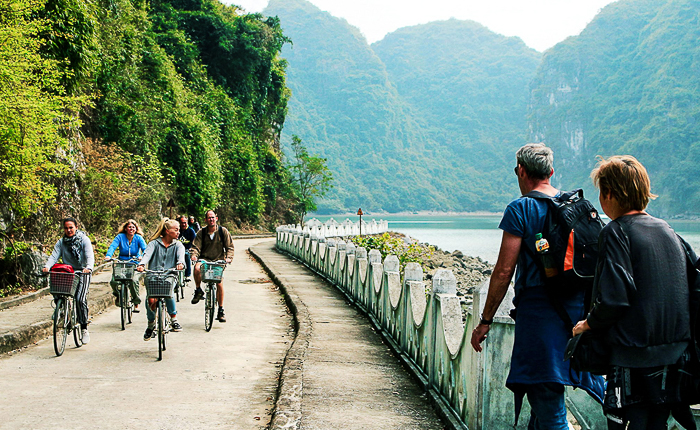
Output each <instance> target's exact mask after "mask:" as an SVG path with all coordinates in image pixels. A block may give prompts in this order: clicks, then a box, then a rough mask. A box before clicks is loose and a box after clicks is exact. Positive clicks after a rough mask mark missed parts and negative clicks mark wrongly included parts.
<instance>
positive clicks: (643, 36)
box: [529, 0, 700, 216]
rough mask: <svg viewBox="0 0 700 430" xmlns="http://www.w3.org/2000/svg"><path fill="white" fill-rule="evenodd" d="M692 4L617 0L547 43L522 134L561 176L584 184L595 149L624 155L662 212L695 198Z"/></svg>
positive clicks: (698, 29)
mask: <svg viewBox="0 0 700 430" xmlns="http://www.w3.org/2000/svg"><path fill="white" fill-rule="evenodd" d="M699 16H700V3H698V2H697V1H690V0H663V1H662V0H621V1H618V2H616V3H613V4H611V5H609V6H607V7H606V8H604V9H603V10H602V11H601V13H600V14H599V15H598V16H597V17H596V18H595V19H594V20H593V21H592V22H591V24H590V25H589V26H588V27H587V28H586V29H585V30H584V31H583V32H582V33H581V35H580V36H578V37H574V38H569V39H567V40H566V41H565V42H563V43H560V44H558V45H557V46H555V47H554V48H553V49H551V50H549V51H548V52H547V53H546V54H545V56H544V58H543V61H542V64H541V66H540V68H539V70H538V73H537V77H536V78H535V79H534V80H533V83H532V98H531V106H532V108H531V110H530V112H529V122H530V129H531V131H532V135H531V138H532V139H533V140H542V141H544V142H546V143H547V144H549V145H551V146H552V147H553V148H554V149H555V151H556V152H557V158H558V160H560V161H561V164H559V167H560V169H559V173H558V174H557V181H558V182H559V183H560V184H562V185H568V186H574V185H580V184H585V185H587V186H588V187H589V189H590V186H589V185H588V184H590V179H588V174H589V173H590V170H591V168H592V167H593V166H594V164H595V156H596V155H602V156H610V155H615V154H631V155H634V156H635V157H637V158H638V159H639V160H640V161H641V162H642V163H643V164H644V165H645V166H646V167H647V169H648V170H649V174H650V175H651V179H652V191H653V192H655V193H656V194H659V198H658V199H657V200H656V201H654V202H652V204H651V205H650V209H651V210H652V211H653V212H656V213H658V214H661V215H664V216H668V215H677V214H696V213H697V210H698V207H700V189H698V187H697V185H696V184H697V178H698V177H699V176H700V166H698V160H699V159H700V141H699V139H698V135H699V132H700V122H699V121H698V120H700V92H699V91H698V89H699V88H698V87H699V84H700V74H699V73H698V71H700V46H698V43H697V41H698V40H700V26H699V25H698V17H699Z"/></svg>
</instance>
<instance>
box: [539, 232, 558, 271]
mask: <svg viewBox="0 0 700 430" xmlns="http://www.w3.org/2000/svg"><path fill="white" fill-rule="evenodd" d="M535 250H536V251H537V253H538V254H539V256H540V261H541V262H542V266H544V276H546V277H548V278H553V277H555V276H557V275H558V274H559V269H557V263H556V261H554V255H552V253H551V251H550V249H549V242H547V239H545V238H544V237H542V233H537V235H536V236H535Z"/></svg>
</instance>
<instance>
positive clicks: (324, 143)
mask: <svg viewBox="0 0 700 430" xmlns="http://www.w3.org/2000/svg"><path fill="white" fill-rule="evenodd" d="M264 13H265V14H266V15H271V16H279V18H280V20H281V23H282V27H283V29H284V32H285V35H287V36H288V37H290V38H291V39H292V42H293V45H292V46H291V47H285V49H283V52H282V56H283V57H284V58H286V59H287V61H288V62H289V68H288V72H287V73H288V74H287V83H288V86H289V88H290V89H291V90H292V97H291V99H290V102H289V113H288V116H287V118H286V121H285V128H284V134H283V141H284V140H285V138H286V140H287V141H288V140H289V138H290V137H291V135H292V134H296V135H298V136H299V137H301V138H302V140H303V141H304V143H305V144H306V145H307V146H308V148H309V149H310V151H311V152H312V153H317V154H319V155H321V156H323V157H325V158H327V159H328V165H329V166H330V168H331V169H332V170H333V172H334V175H335V177H336V186H335V188H334V189H333V190H332V191H331V192H330V195H329V196H328V198H327V199H326V200H325V201H324V202H322V203H321V205H320V208H321V209H324V208H325V209H326V210H328V211H341V210H353V209H355V210H356V209H357V208H358V207H363V208H372V209H373V210H387V211H398V210H413V209H423V208H442V209H446V208H447V207H448V206H447V205H449V199H448V198H447V196H446V195H445V194H444V193H441V192H440V191H438V190H437V189H436V188H435V187H434V186H433V185H432V184H431V180H430V177H431V175H430V173H429V171H428V168H427V167H426V165H425V163H423V161H422V160H421V159H420V158H421V157H420V154H423V153H425V152H426V150H427V145H426V144H425V142H424V139H422V137H421V132H420V129H419V128H418V127H417V126H416V124H415V122H414V121H413V120H412V115H411V114H410V112H408V110H407V108H406V106H405V105H404V104H403V103H402V101H401V100H400V99H399V97H398V95H397V93H396V90H395V89H394V88H393V86H392V85H391V84H390V82H389V80H388V77H387V75H386V71H385V69H384V66H383V64H382V63H381V61H380V60H379V58H377V56H376V55H375V54H374V53H373V52H372V50H371V49H370V48H369V46H368V45H367V42H366V41H365V39H364V37H363V36H362V35H361V34H360V33H359V32H358V31H357V29H355V28H353V27H351V26H350V25H349V24H347V22H345V21H344V20H340V19H337V18H334V17H332V16H331V15H329V14H328V13H326V12H322V11H320V10H319V9H317V8H316V7H315V6H313V5H311V4H310V3H308V2H305V1H302V0H291V1H286V0H285V1H282V0H278V1H275V0H273V1H271V2H270V4H269V5H268V8H267V9H266V10H265V11H264Z"/></svg>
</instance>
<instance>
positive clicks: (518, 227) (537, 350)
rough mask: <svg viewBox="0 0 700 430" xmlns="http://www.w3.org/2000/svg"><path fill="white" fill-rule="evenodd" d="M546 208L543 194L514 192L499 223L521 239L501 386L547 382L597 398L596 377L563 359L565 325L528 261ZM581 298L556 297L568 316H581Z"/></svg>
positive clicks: (600, 381) (600, 387) (599, 387)
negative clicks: (508, 348) (512, 319)
mask: <svg viewBox="0 0 700 430" xmlns="http://www.w3.org/2000/svg"><path fill="white" fill-rule="evenodd" d="M548 209H549V204H548V203H547V201H545V200H540V199H533V198H530V197H519V198H517V199H515V200H513V201H512V202H511V203H510V204H509V205H508V207H507V208H506V210H505V212H504V214H503V219H502V220H501V223H500V225H499V228H500V229H502V230H503V231H507V232H508V233H510V234H513V235H515V236H518V237H520V238H522V240H523V241H522V244H521V249H520V255H519V256H518V264H517V270H516V274H515V298H514V299H513V304H514V305H515V306H516V310H517V314H516V320H515V341H514V343H513V355H512V358H511V363H510V373H509V374H508V379H507V380H506V386H508V387H509V388H511V389H512V390H513V391H516V392H519V391H521V390H520V388H519V386H520V385H522V384H524V385H528V384H539V383H545V382H553V383H557V384H563V385H570V386H573V387H577V388H582V389H584V390H585V391H587V392H588V393H589V394H590V395H591V396H593V397H594V398H595V399H596V400H598V401H599V402H601V401H602V397H603V379H602V377H600V376H594V375H591V374H589V373H581V372H576V371H574V370H572V369H571V366H570V363H569V362H568V361H564V349H565V348H566V343H567V341H568V339H569V337H570V333H569V329H568V328H567V327H566V325H565V324H564V322H563V321H562V320H561V318H560V317H559V315H558V314H557V312H556V310H555V309H554V307H553V306H552V304H551V302H550V298H549V296H548V295H547V293H546V291H545V289H544V282H543V278H542V275H541V273H540V270H539V268H538V267H537V266H536V265H535V262H534V261H533V257H534V256H536V255H537V254H536V253H535V235H536V234H537V233H542V229H543V228H544V222H545V218H546V216H547V211H548ZM523 247H528V248H529V249H530V251H532V252H527V251H525V249H523ZM583 300H584V297H583V292H580V293H579V294H577V295H575V296H572V297H568V298H566V299H562V303H563V305H564V308H565V309H566V311H567V312H568V314H569V316H570V317H571V321H572V322H577V321H580V320H582V319H583V318H584V315H583Z"/></svg>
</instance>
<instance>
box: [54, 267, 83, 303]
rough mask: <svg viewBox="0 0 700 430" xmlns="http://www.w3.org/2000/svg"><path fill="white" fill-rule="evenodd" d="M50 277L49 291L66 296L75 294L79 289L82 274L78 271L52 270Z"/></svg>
mask: <svg viewBox="0 0 700 430" xmlns="http://www.w3.org/2000/svg"><path fill="white" fill-rule="evenodd" d="M50 275H51V276H50V278H49V292H50V293H51V294H60V295H64V296H71V297H72V296H75V290H77V289H78V283H79V282H80V276H78V274H76V273H67V272H51V273H50Z"/></svg>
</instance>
